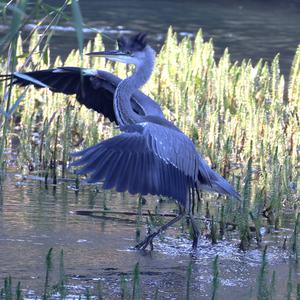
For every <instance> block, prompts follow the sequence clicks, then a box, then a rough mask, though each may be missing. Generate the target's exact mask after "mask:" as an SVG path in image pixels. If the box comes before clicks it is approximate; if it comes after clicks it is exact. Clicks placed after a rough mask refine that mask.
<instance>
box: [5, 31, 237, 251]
mask: <svg viewBox="0 0 300 300" xmlns="http://www.w3.org/2000/svg"><path fill="white" fill-rule="evenodd" d="M89 55H93V56H95V55H99V56H103V57H106V58H107V59H110V60H112V61H118V62H123V63H126V64H133V65H135V71H134V72H133V74H132V75H131V76H130V77H127V78H125V79H124V80H121V79H120V78H118V77H116V76H114V75H113V74H110V73H108V72H104V71H100V70H90V69H80V68H75V67H61V68H55V69H49V70H41V71H33V72H26V73H14V74H8V75H2V79H4V80H8V79H12V82H13V84H17V85H20V86H26V85H29V84H32V85H34V86H35V87H37V88H41V87H45V86H47V87H49V88H50V89H51V90H52V91H54V92H62V93H65V94H76V98H77V100H78V101H79V102H80V103H82V104H84V105H85V106H87V107H88V108H92V109H94V110H96V111H97V112H99V113H102V114H103V115H104V116H106V117H108V118H109V119H110V120H111V121H115V122H116V123H117V124H118V125H119V127H120V129H121V131H122V132H123V133H121V134H120V135H117V136H115V137H113V138H110V139H108V140H105V141H103V142H100V143H99V144H97V145H95V146H92V147H90V148H87V149H85V150H83V151H80V152H77V153H74V154H73V156H76V157H80V158H79V159H78V160H76V161H75V162H74V163H73V165H74V166H82V168H81V169H80V170H79V171H78V174H87V173H90V174H91V175H90V177H89V179H88V181H89V182H98V181H103V188H104V189H111V188H115V189H116V191H119V192H123V191H128V192H129V193H132V194H136V193H139V194H142V195H147V194H153V195H162V196H167V197H172V198H173V199H175V200H177V201H178V203H179V204H180V205H181V206H182V207H183V210H182V213H180V214H179V215H178V216H177V217H176V218H175V219H173V220H171V221H170V222H169V223H167V224H166V225H164V226H163V227H162V228H160V229H159V230H158V231H156V232H154V233H153V234H151V235H150V236H148V237H147V238H146V239H145V240H144V241H143V242H141V243H140V244H138V245H137V248H142V249H145V248H146V247H147V245H148V244H149V243H150V242H151V241H152V239H153V238H154V237H155V236H156V235H157V234H158V233H160V232H161V231H162V230H165V229H166V228H167V227H168V226H170V225H172V224H174V223H175V222H176V221H178V220H179V219H180V218H182V217H183V215H184V213H185V211H184V210H185V208H186V207H187V206H188V204H189V202H190V197H191V192H190V191H194V190H195V189H204V190H208V191H214V192H217V193H221V194H227V195H230V196H233V197H235V198H239V194H238V193H237V192H236V190H235V189H234V188H233V187H232V186H231V185H230V184H229V183H228V182H227V181H226V180H225V179H224V178H223V177H222V176H220V175H219V174H218V173H216V172H215V171H213V170H212V169H211V168H210V167H209V166H208V165H207V163H206V162H205V160H203V159H202V157H201V156H200V154H199V153H197V151H196V148H195V145H194V144H193V142H192V141H191V140H190V139H189V138H188V137H187V136H186V135H185V134H184V133H183V132H181V131H180V130H179V129H178V128H177V127H176V126H175V125H174V124H173V123H171V122H169V121H168V120H167V119H165V118H164V116H163V113H162V111H161V109H160V107H159V105H158V104H157V103H156V102H155V101H153V100H152V99H151V98H149V97H147V96H146V95H144V94H143V93H141V92H140V91H139V88H140V87H141V86H143V85H144V84H145V83H146V82H147V81H148V79H149V78H150V76H151V74H152V71H153V67H154V63H155V52H154V50H153V49H152V48H151V47H150V45H148V44H147V43H146V40H145V34H138V35H135V36H132V37H129V38H125V37H121V38H120V39H119V40H118V49H117V50H113V51H102V52H94V53H89ZM190 217H191V222H192V227H193V230H194V233H195V234H194V241H193V247H196V246H197V241H198V233H199V232H198V229H197V226H196V224H195V222H194V220H193V217H192V216H190Z"/></svg>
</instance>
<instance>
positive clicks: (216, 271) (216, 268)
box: [211, 255, 220, 300]
mask: <svg viewBox="0 0 300 300" xmlns="http://www.w3.org/2000/svg"><path fill="white" fill-rule="evenodd" d="M212 269H213V280H212V296H211V299H212V300H216V299H217V290H218V287H219V285H220V279H219V256H218V255H216V257H215V259H214V261H213V267H212Z"/></svg>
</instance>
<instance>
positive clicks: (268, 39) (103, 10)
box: [45, 0, 300, 75]
mask: <svg viewBox="0 0 300 300" xmlns="http://www.w3.org/2000/svg"><path fill="white" fill-rule="evenodd" d="M45 2H47V3H49V4H51V5H57V6H58V5H61V3H62V1H60V0H47V1H45ZM80 4H81V10H82V16H83V19H84V22H85V24H86V29H87V30H86V38H91V37H92V36H93V35H94V34H93V33H92V32H93V30H94V29H96V30H98V31H101V32H103V33H104V41H105V43H106V44H107V45H108V46H109V47H111V46H113V45H114V44H112V39H113V40H114V39H115V38H116V37H117V35H118V34H119V33H125V34H130V33H133V32H134V33H136V32H140V31H143V32H147V33H149V38H150V41H151V43H152V45H153V46H156V49H159V48H160V46H161V44H162V43H163V41H164V39H165V35H166V32H167V30H168V28H169V26H172V27H173V28H174V30H175V31H176V32H177V33H178V34H179V38H182V37H183V36H191V37H193V36H194V35H195V33H196V32H197V31H198V30H199V29H200V28H202V29H203V34H204V37H205V39H206V40H208V39H210V38H213V41H214V45H215V50H216V57H220V55H222V53H223V51H224V49H225V48H226V47H228V48H229V52H230V53H231V55H232V60H233V61H235V60H239V61H241V60H242V59H252V60H253V61H254V62H257V61H258V59H260V58H263V59H266V60H268V61H271V60H272V59H273V57H274V56H275V55H276V54H277V53H280V54H281V57H280V61H281V69H282V71H283V73H284V74H285V75H288V74H289V69H290V64H291V61H292V58H293V55H294V53H295V50H296V47H297V45H298V44H300V17H299V16H300V2H299V1H259V0H253V1H240V0H226V1H225V0H216V1H209V0H201V1H199V0H187V1H180V0H179V1H174V0H145V1H143V2H142V4H141V1H140V0H122V1H119V0H109V1H108V0H101V1H99V0H89V1H88V0H81V1H80ZM60 25H62V27H61V28H57V36H56V38H57V39H54V40H53V43H52V48H53V50H54V53H55V54H62V53H69V51H70V50H71V49H73V48H74V47H75V48H76V47H77V41H76V36H75V33H74V31H72V30H71V28H70V25H72V24H71V23H68V22H63V23H61V24H60ZM88 28H94V29H91V30H90V31H91V33H90V34H89V33H88V32H89V30H88Z"/></svg>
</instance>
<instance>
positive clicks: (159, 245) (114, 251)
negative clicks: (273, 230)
mask: <svg viewBox="0 0 300 300" xmlns="http://www.w3.org/2000/svg"><path fill="white" fill-rule="evenodd" d="M1 195H2V197H3V203H2V205H1V212H0V249H1V251H0V269H1V273H0V282H1V283H2V282H3V279H4V277H6V276H8V275H12V277H13V279H14V282H15V283H16V282H17V280H20V281H21V282H22V286H23V287H24V288H25V289H26V291H27V292H28V293H29V289H30V290H31V295H29V298H35V296H36V295H41V293H42V286H43V282H44V276H45V275H44V274H45V264H44V261H45V256H46V253H47V251H48V250H49V248H51V247H53V248H54V253H55V257H54V264H55V265H56V267H55V268H54V274H56V273H57V269H58V267H57V266H58V261H59V252H60V250H61V249H63V250H64V254H65V270H66V275H67V280H68V285H69V292H70V293H71V294H73V295H78V294H83V293H85V289H86V288H87V287H89V288H91V290H92V293H93V292H94V288H95V286H96V283H97V282H98V281H99V280H100V281H101V282H102V286H103V291H104V294H105V295H108V296H109V297H110V299H114V298H116V297H117V296H116V295H118V294H119V293H120V276H121V274H125V275H126V276H127V277H128V278H132V271H133V269H134V265H135V264H136V262H139V264H140V270H141V282H142V287H143V289H142V290H143V293H144V296H145V297H146V296H148V297H153V295H154V293H155V290H156V287H158V289H159V292H160V296H161V299H170V298H172V297H173V298H174V299H182V298H184V297H185V288H186V269H187V266H188V264H189V262H190V260H192V281H191V291H192V297H191V299H199V298H200V299H201V298H203V299H205V297H207V296H209V295H210V293H211V286H212V261H213V259H214V258H215V256H216V255H219V261H220V266H219V268H220V280H221V285H220V290H219V292H220V294H222V297H224V298H223V299H229V298H231V297H232V295H235V298H236V299H249V297H250V296H251V295H252V297H254V296H255V293H256V292H255V289H256V278H257V273H258V270H259V267H260V261H261V251H260V250H259V249H253V250H251V251H249V252H246V253H243V252H240V251H238V249H237V243H238V241H237V240H235V239H234V238H232V239H231V240H230V241H222V242H219V243H218V244H217V245H214V246H212V245H211V242H210V241H208V240H206V239H204V238H203V239H201V242H200V245H199V247H198V250H197V252H195V253H193V255H191V254H192V253H191V241H190V240H189V239H188V237H187V235H182V234H181V229H180V228H177V227H176V228H173V229H171V230H169V231H168V233H167V234H166V235H165V238H164V239H163V240H161V241H160V240H159V239H157V240H156V241H155V245H154V249H155V250H154V251H153V252H152V253H149V252H144V253H143V252H137V251H133V250H130V248H131V246H132V245H134V243H135V230H136V227H135V226H136V225H135V222H127V221H124V220H123V221H119V220H118V218H115V219H111V218H107V219H105V218H91V217H88V216H79V215H76V214H75V213H74V211H76V210H77V209H98V210H99V209H100V210H101V209H103V207H104V203H105V199H106V204H105V205H106V206H107V207H108V209H110V210H112V211H131V212H132V211H137V199H136V197H129V196H128V195H125V196H124V195H123V196H122V195H120V194H112V197H111V200H110V201H108V199H109V198H110V196H109V193H108V192H106V193H104V192H102V191H101V189H100V192H97V193H96V192H95V186H91V187H85V188H84V189H82V190H80V192H79V194H78V195H77V196H76V194H75V193H74V191H72V190H71V189H70V188H68V186H67V185H66V184H62V185H59V186H58V187H57V188H56V191H55V192H54V191H53V189H52V188H51V186H49V188H48V189H45V188H44V186H43V185H42V184H40V183H37V182H31V181H26V182H22V184H18V182H17V181H16V180H15V179H14V178H13V177H12V176H10V177H8V178H7V179H6V181H5V182H4V185H3V190H2V192H1ZM147 199H148V200H147V203H146V204H145V205H144V207H143V210H144V211H147V210H148V209H150V210H152V211H153V210H154V208H155V205H156V204H157V205H159V206H160V211H162V212H170V211H171V210H172V209H174V208H175V205H174V203H172V202H170V203H166V202H163V203H159V202H157V201H156V200H155V199H153V198H147ZM126 218H127V216H126ZM132 220H135V217H133V219H132ZM142 228H143V234H144V233H145V232H144V228H145V226H144V225H143V227H142ZM289 234H290V230H288V229H287V230H282V231H281V232H279V233H278V236H277V237H276V239H278V241H282V240H283V236H286V235H289ZM268 244H269V251H268V252H269V254H268V261H269V262H270V264H271V265H270V268H269V270H270V271H271V270H272V269H276V270H277V289H278V295H279V296H280V295H281V296H283V295H285V291H286V282H287V277H288V276H287V274H288V264H287V261H288V253H287V252H286V251H283V250H282V249H281V245H282V244H281V242H280V243H279V242H278V243H277V244H274V243H270V241H269V242H268ZM295 273H296V270H295ZM293 274H294V273H293ZM293 277H294V280H295V282H297V281H298V280H299V278H297V277H298V275H297V276H296V275H295V274H294V275H293ZM54 278H55V276H54V277H53V281H54ZM145 297H143V298H145ZM228 297H229V298H228Z"/></svg>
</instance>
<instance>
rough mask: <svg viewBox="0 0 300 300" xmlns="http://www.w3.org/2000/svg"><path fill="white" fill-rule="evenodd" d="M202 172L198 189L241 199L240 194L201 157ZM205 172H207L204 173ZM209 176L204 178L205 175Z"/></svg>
mask: <svg viewBox="0 0 300 300" xmlns="http://www.w3.org/2000/svg"><path fill="white" fill-rule="evenodd" d="M199 168H200V169H201V172H199V176H198V183H197V187H198V188H199V189H201V190H205V191H209V192H216V193H219V194H223V195H228V196H231V197H234V198H236V199H238V200H240V199H241V196H240V194H239V193H238V192H237V191H236V190H235V188H234V187H233V186H232V185H231V184H230V183H229V182H228V181H227V180H226V179H224V178H223V177H222V176H221V175H219V174H218V173H217V172H215V171H214V170H212V169H211V168H210V167H209V166H208V164H207V163H206V162H205V160H203V159H202V158H201V157H200V166H199ZM204 170H205V171H204ZM205 173H206V174H207V175H206V176H203V174H205Z"/></svg>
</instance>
